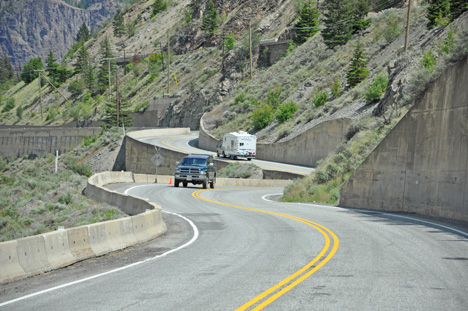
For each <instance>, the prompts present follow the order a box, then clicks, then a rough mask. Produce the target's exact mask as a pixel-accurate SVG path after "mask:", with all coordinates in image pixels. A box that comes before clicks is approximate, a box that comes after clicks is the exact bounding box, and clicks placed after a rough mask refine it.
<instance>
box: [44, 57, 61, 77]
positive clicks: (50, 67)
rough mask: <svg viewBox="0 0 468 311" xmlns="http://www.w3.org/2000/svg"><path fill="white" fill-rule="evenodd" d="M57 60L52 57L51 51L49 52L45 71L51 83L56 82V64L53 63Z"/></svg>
mask: <svg viewBox="0 0 468 311" xmlns="http://www.w3.org/2000/svg"><path fill="white" fill-rule="evenodd" d="M56 60H57V59H56V58H55V57H54V53H53V52H52V50H49V55H48V56H47V60H46V69H45V70H46V71H47V73H48V74H49V76H50V78H51V79H52V81H56V79H57V75H58V66H59V65H58V64H57V63H56V62H55V61H56Z"/></svg>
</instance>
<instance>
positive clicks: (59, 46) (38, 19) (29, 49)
mask: <svg viewBox="0 0 468 311" xmlns="http://www.w3.org/2000/svg"><path fill="white" fill-rule="evenodd" d="M121 3H122V2H121V1H118V0H112V1H105V0H96V1H94V3H93V5H92V6H91V7H89V8H88V9H80V8H77V7H74V6H71V5H69V4H67V3H66V2H65V1H62V0H22V1H11V0H10V1H5V0H2V1H1V12H0V51H2V50H3V51H5V52H6V53H7V54H8V55H9V56H10V60H11V62H12V64H13V66H15V67H18V66H22V65H23V64H24V63H25V62H27V61H28V60H29V59H31V58H33V57H41V58H43V59H45V58H46V57H47V54H48V53H49V50H52V51H53V53H54V56H55V57H56V58H57V59H61V58H62V57H63V56H64V55H65V54H66V53H67V51H68V48H69V47H70V46H72V45H73V43H74V42H75V36H76V34H77V32H78V30H79V28H80V26H81V25H82V24H83V22H85V23H86V24H87V25H88V27H90V28H91V27H94V26H99V25H101V24H102V23H104V22H105V21H106V20H109V19H110V18H112V17H113V16H114V14H115V12H116V11H117V9H118V8H119V6H121Z"/></svg>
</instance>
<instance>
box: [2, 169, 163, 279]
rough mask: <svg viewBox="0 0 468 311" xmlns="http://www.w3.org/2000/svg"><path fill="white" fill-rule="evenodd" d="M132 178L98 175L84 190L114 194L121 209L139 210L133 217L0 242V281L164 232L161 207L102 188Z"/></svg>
mask: <svg viewBox="0 0 468 311" xmlns="http://www.w3.org/2000/svg"><path fill="white" fill-rule="evenodd" d="M133 180H134V179H133V175H132V174H131V173H125V172H122V173H118V172H106V173H101V174H97V175H94V176H92V177H91V178H89V179H88V187H87V189H86V192H87V193H89V194H90V196H92V197H93V198H97V199H98V200H99V199H107V198H109V197H113V198H114V197H115V199H114V200H115V201H116V202H117V203H121V204H122V205H123V206H124V208H126V209H128V210H130V211H132V212H135V213H136V212H139V213H138V214H136V215H135V216H132V217H125V218H121V219H117V220H112V221H107V222H102V223H97V224H92V225H88V226H81V227H76V228H70V229H66V230H58V231H54V232H48V233H45V234H41V235H35V236H31V237H26V238H22V239H18V240H14V241H7V242H2V243H0V266H1V269H0V284H1V283H6V282H11V281H15V280H18V279H21V278H25V277H28V276H33V275H37V274H40V273H43V272H46V271H49V270H52V269H57V268H60V267H64V266H67V265H70V264H72V263H75V262H77V261H80V260H84V259H87V258H91V257H95V256H100V255H103V254H106V253H109V252H111V251H115V250H118V249H123V248H125V247H128V246H131V245H134V244H136V243H138V242H143V241H148V240H150V239H153V238H156V237H157V236H159V235H161V234H163V233H164V232H166V224H165V223H164V221H163V219H162V210H161V207H160V206H158V205H156V204H153V203H150V202H148V201H146V200H144V199H142V198H138V197H134V196H125V197H126V199H124V200H122V199H118V198H117V197H118V194H117V193H114V192H113V193H111V191H109V190H107V189H105V188H104V187H103V186H104V185H105V184H106V183H114V182H133ZM88 188H89V189H88ZM121 196H122V197H124V196H123V195H121ZM131 205H132V206H131Z"/></svg>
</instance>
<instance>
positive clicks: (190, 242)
mask: <svg viewBox="0 0 468 311" xmlns="http://www.w3.org/2000/svg"><path fill="white" fill-rule="evenodd" d="M132 188H136V187H132ZM132 188H129V189H128V190H130V189H132ZM163 213H167V214H171V215H175V216H178V217H180V218H182V219H184V220H185V221H187V222H188V223H189V224H190V226H192V229H193V237H192V239H191V240H190V241H188V242H187V243H185V244H184V245H181V246H179V247H177V248H175V249H172V250H170V251H167V252H165V253H163V254H160V255H157V256H155V257H152V258H147V259H145V260H142V261H139V262H135V263H132V264H130V265H127V266H123V267H120V268H117V269H114V270H110V271H107V272H103V273H100V274H96V275H92V276H89V277H87V278H84V279H81V280H76V281H73V282H70V283H66V284H62V285H59V286H55V287H52V288H48V289H45V290H42V291H39V292H37V293H33V294H29V295H26V296H23V297H19V298H16V299H13V300H9V301H5V302H2V303H0V307H3V306H6V305H9V304H12V303H15V302H19V301H22V300H26V299H29V298H33V297H35V296H39V295H43V294H46V293H49V292H52V291H55V290H58V289H62V288H65V287H68V286H72V285H75V284H79V283H83V282H86V281H90V280H93V279H96V278H99V277H102V276H105V275H108V274H111V273H115V272H119V271H122V270H125V269H129V268H131V267H135V266H138V265H140V264H143V263H145V262H148V261H152V260H156V259H159V258H161V257H165V256H167V255H169V254H171V253H174V252H177V251H179V250H181V249H183V248H185V247H187V246H189V245H190V244H192V243H193V242H195V240H197V239H198V236H199V231H198V228H197V226H196V225H195V224H194V223H193V221H191V220H190V219H188V218H186V217H185V216H182V215H179V214H176V213H172V212H167V211H163Z"/></svg>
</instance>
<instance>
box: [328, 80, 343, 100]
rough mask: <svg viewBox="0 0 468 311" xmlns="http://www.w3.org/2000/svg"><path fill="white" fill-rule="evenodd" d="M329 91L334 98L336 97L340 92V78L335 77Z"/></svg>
mask: <svg viewBox="0 0 468 311" xmlns="http://www.w3.org/2000/svg"><path fill="white" fill-rule="evenodd" d="M330 88H331V92H332V95H333V97H334V98H338V97H339V96H340V94H341V86H340V80H339V79H338V77H335V79H334V80H333V84H332V85H331V87H330Z"/></svg>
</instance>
